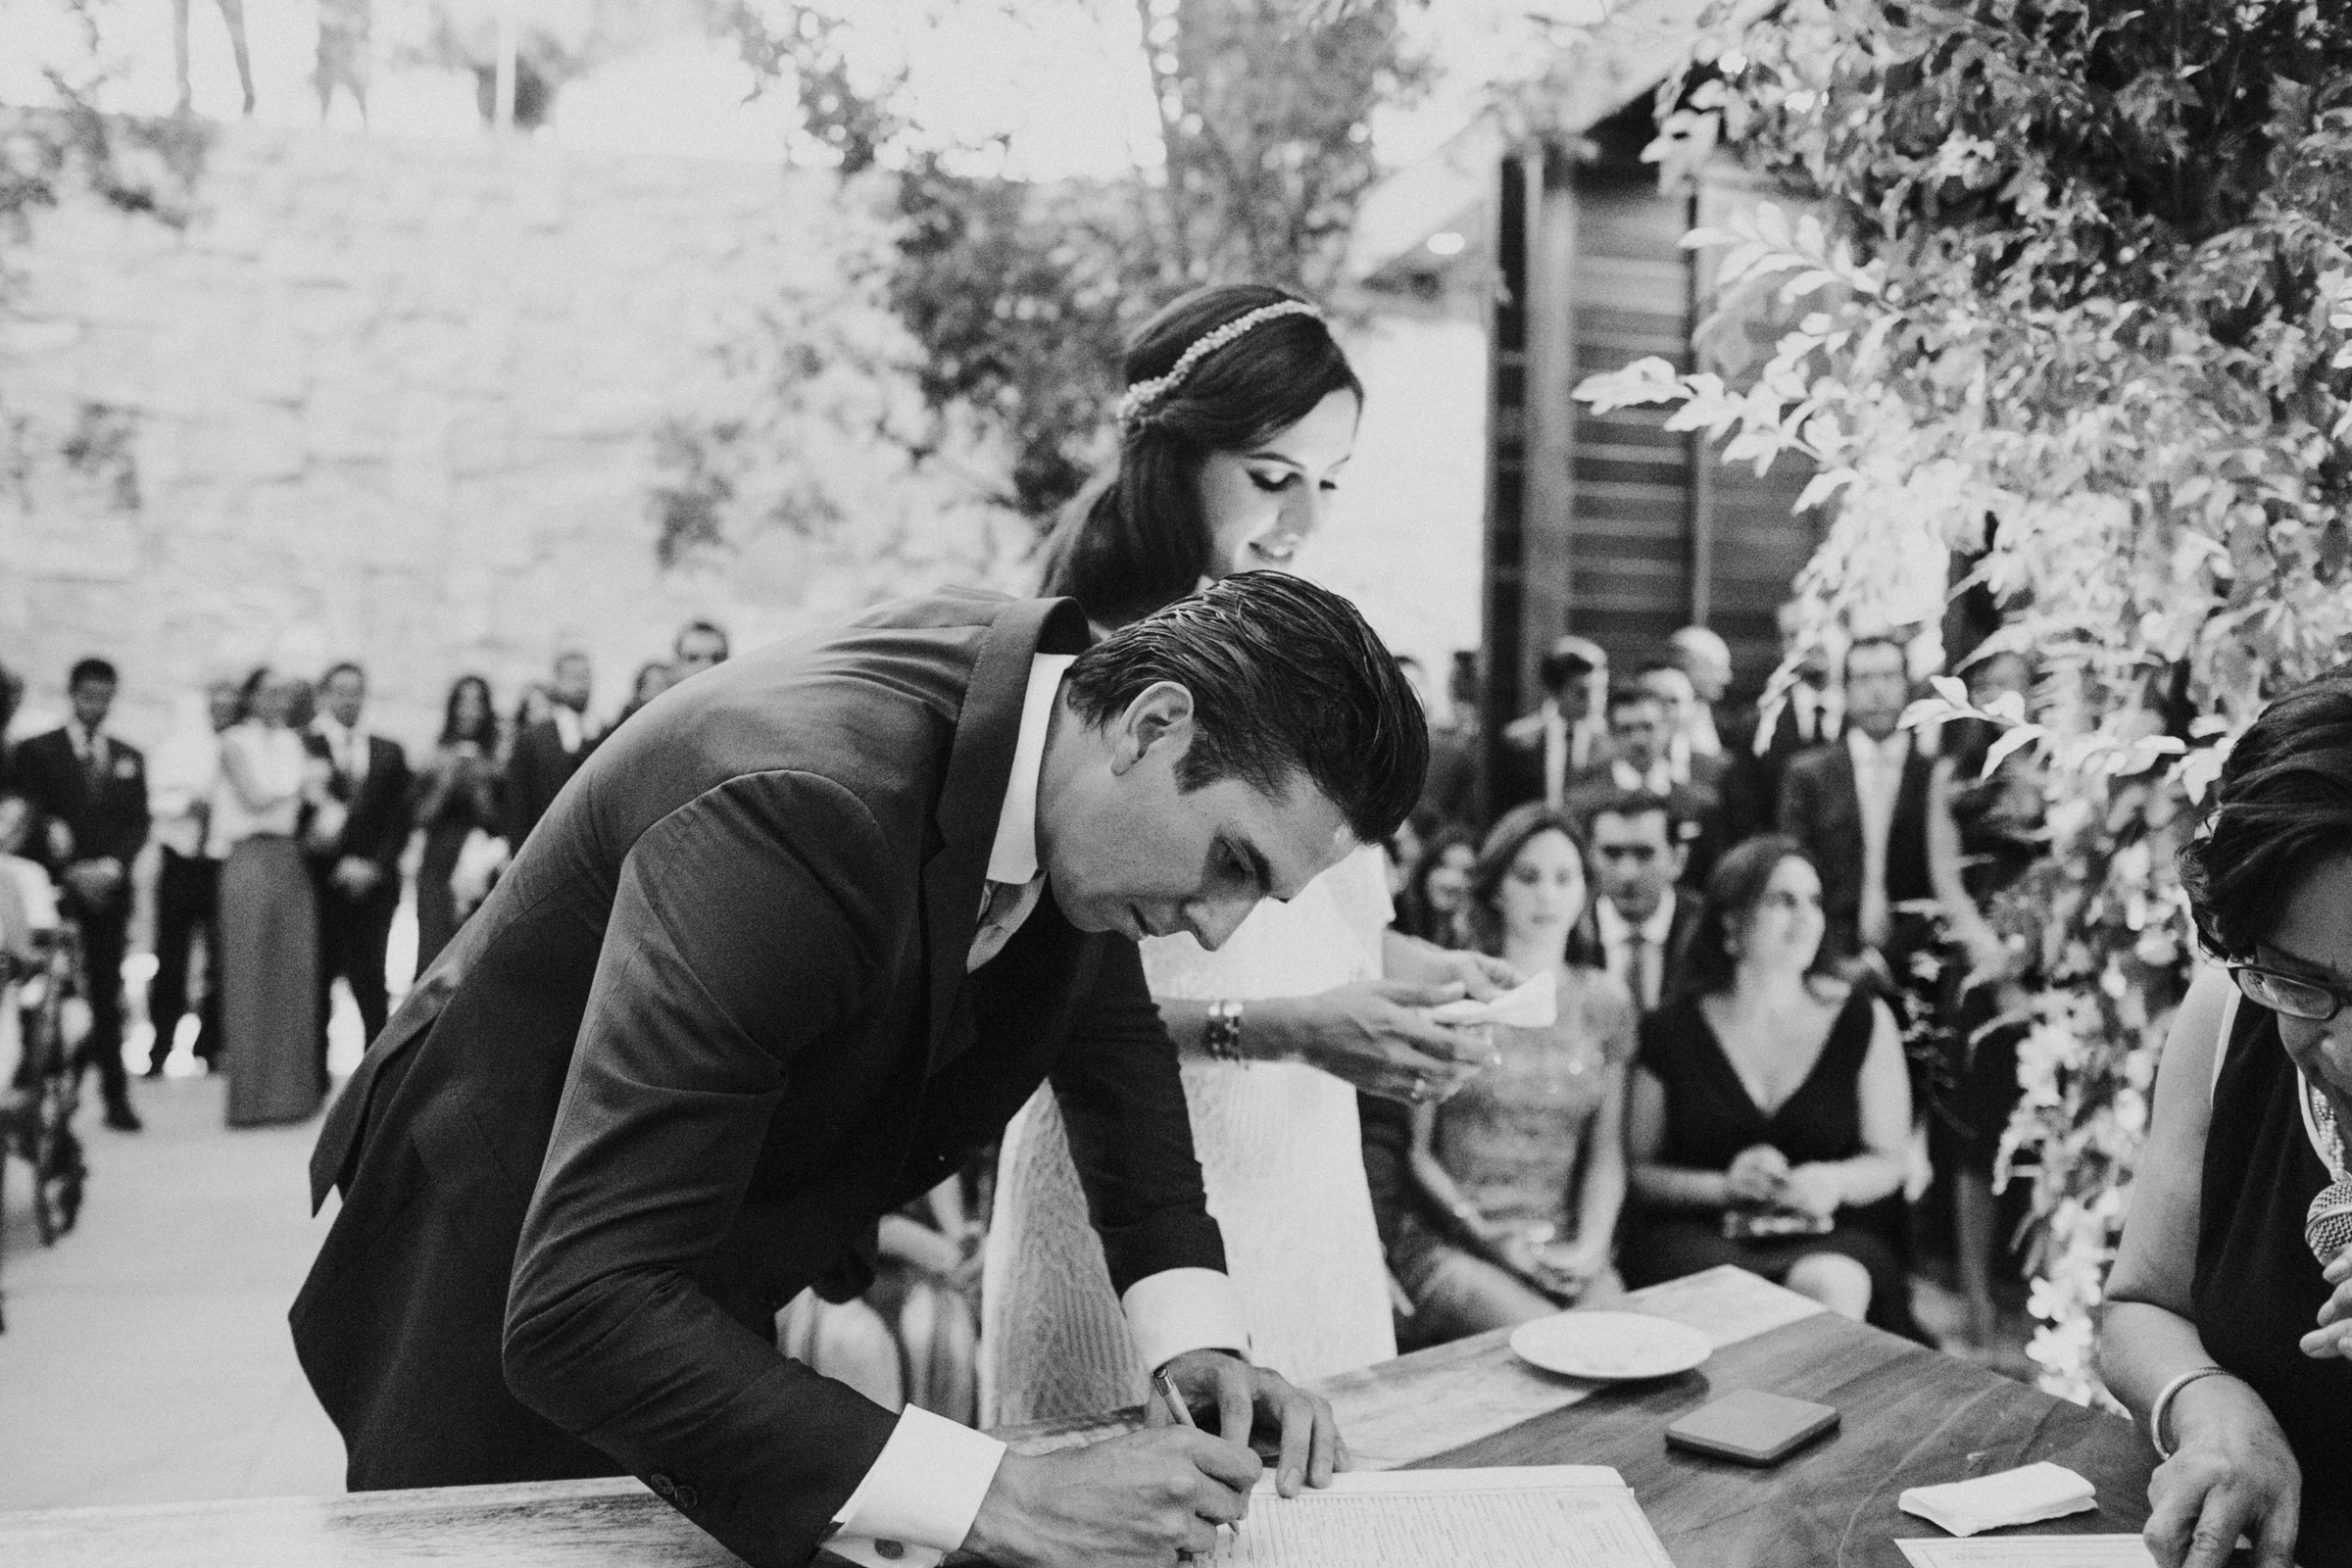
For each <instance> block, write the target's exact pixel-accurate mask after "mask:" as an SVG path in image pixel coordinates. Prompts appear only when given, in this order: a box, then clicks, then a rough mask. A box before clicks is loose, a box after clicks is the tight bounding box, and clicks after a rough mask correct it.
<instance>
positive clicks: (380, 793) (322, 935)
mask: <svg viewBox="0 0 2352 1568" xmlns="http://www.w3.org/2000/svg"><path fill="white" fill-rule="evenodd" d="M319 703H320V709H321V711H320V712H319V716H318V717H317V718H315V719H313V720H312V721H311V728H310V732H309V733H308V734H306V735H305V736H303V745H304V746H305V747H306V748H307V749H308V750H309V751H310V754H311V755H312V756H313V757H316V758H318V759H319V760H321V761H323V762H325V763H326V765H327V768H328V777H327V794H328V796H329V797H330V798H332V799H333V801H334V802H335V804H336V805H337V806H339V807H341V808H342V811H341V813H340V816H339V819H337V820H333V821H328V822H322V823H317V824H314V832H313V835H312V838H311V843H310V845H309V849H310V855H311V880H312V882H313V883H314V884H316V885H317V887H318V891H319V1076H320V1078H321V1080H322V1081H323V1079H324V1077H325V1073H326V1017H327V1003H326V993H327V991H328V989H329V988H331V987H332V986H333V985H334V983H335V978H336V976H338V975H340V976H341V977H342V979H343V983H344V984H346V985H348V986H350V987H351V1000H352V1001H353V1002H354V1003H356V1004H358V1005H359V1009H360V1022H361V1023H362V1024H363V1025H364V1026H365V1027H366V1030H367V1035H368V1039H370V1040H373V1039H374V1038H375V1037H376V1035H377V1034H378V1033H380V1032H381V1031H382V1029H383V1027H384V1016H385V1013H386V1012H387V1011H388V1006H387V1002H386V998H385V993H384V948H385V946H386V944H387V943H389V942H390V941H391V938H392V916H393V914H394V912H395V911H396V910H398V909H399V907H400V857H401V852H402V851H403V850H405V849H407V848H408V843H409V826H410V823H409V759H408V754H407V753H406V752H404V751H402V750H401V747H400V743H399V742H398V741H394V740H388V739H386V738H385V737H384V736H381V735H372V734H369V733H368V731H367V730H365V729H363V728H362V727H361V726H360V715H361V713H362V712H363V711H365V710H366V708H367V705H368V674H367V671H365V670H363V669H361V668H360V666H359V665H357V664H354V663H352V662H348V661H346V662H343V663H340V664H337V665H335V666H334V668H332V669H330V670H328V671H327V672H326V676H325V678H324V679H322V680H321V681H319Z"/></svg>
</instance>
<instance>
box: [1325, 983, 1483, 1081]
mask: <svg viewBox="0 0 2352 1568" xmlns="http://www.w3.org/2000/svg"><path fill="white" fill-rule="evenodd" d="M1467 992H1468V988H1467V987H1465V986H1464V985H1463V984H1462V983H1461V982H1459V981H1454V982H1450V983H1447V984H1445V985H1424V984H1421V983H1419V982H1416V981H1410V980H1360V981H1357V982H1356V983H1354V984H1352V985H1345V986H1335V987H1333V988H1332V989H1331V990H1329V991H1325V992H1322V993H1319V994H1318V995H1316V996H1312V997H1307V998H1304V999H1302V1001H1301V1004H1300V1016H1299V1021H1298V1030H1297V1034H1298V1042H1299V1044H1298V1050H1297V1056H1298V1059H1299V1060H1300V1061H1303V1062H1305V1063H1306V1064H1307V1065H1308V1066H1310V1067H1320V1068H1321V1069H1322V1070H1323V1071H1325V1072H1327V1073H1330V1074H1331V1075H1332V1076H1333V1077H1335V1078H1339V1079H1343V1080H1345V1081H1346V1082H1348V1083H1350V1084H1353V1085H1354V1086H1355V1087H1356V1088H1358V1089H1361V1090H1362V1091H1364V1093H1366V1094H1368V1095H1378V1096H1380V1097H1381V1098H1383V1099H1385V1100H1401V1101H1404V1102H1407V1103H1412V1102H1416V1101H1423V1100H1443V1099H1445V1098H1446V1096H1447V1095H1450V1094H1452V1093H1453V1092H1454V1091H1455V1090H1456V1089H1459V1088H1460V1087H1461V1086H1462V1085H1463V1084H1464V1083H1466V1082H1468V1081H1469V1079H1470V1078H1471V1077H1472V1076H1474V1075H1475V1074H1477V1073H1478V1072H1479V1071H1480V1070H1481V1069H1482V1068H1486V1067H1490V1066H1492V1065H1494V1062H1495V1046H1494V1041H1493V1038H1492V1036H1491V1035H1490V1033H1489V1032H1488V1031H1487V1030H1486V1029H1484V1028H1479V1027H1461V1026H1455V1025H1450V1024H1442V1023H1433V1022H1431V1021H1430V1017H1429V1009H1430V1008H1432V1007H1437V1006H1443V1005H1445V1004H1446V1003H1448V1002H1458V1001H1460V1000H1461V999H1462V997H1463V996H1465V995H1466V994H1467Z"/></svg>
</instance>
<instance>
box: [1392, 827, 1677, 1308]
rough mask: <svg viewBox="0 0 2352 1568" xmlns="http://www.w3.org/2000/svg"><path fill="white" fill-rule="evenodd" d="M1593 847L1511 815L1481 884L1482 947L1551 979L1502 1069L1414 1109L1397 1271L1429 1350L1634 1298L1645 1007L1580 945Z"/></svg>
mask: <svg viewBox="0 0 2352 1568" xmlns="http://www.w3.org/2000/svg"><path fill="white" fill-rule="evenodd" d="M1589 885H1590V879H1589V878H1588V876H1587V875H1586V871H1585V856H1584V849H1583V846H1581V845H1580V844H1579V843H1578V842H1577V838H1576V831H1575V829H1574V827H1573V826H1571V824H1570V822H1569V820H1568V818H1567V817H1566V816H1565V815H1564V814H1562V813H1561V812H1559V811H1555V810H1551V809H1546V808H1545V807H1544V806H1543V805H1542V804H1540V803H1531V804H1529V805H1526V806H1522V807H1519V808H1518V809H1514V810H1512V811H1510V812H1508V813H1506V814H1505V815H1504V817H1503V818H1502V820H1501V821H1499V822H1497V823H1495V830H1494V831H1493V832H1492V833H1490V834H1489V835H1488V837H1487V842H1486V847H1485V848H1484V849H1482V850H1481V851H1480V852H1479V858H1478V864H1477V866H1476V867H1475V868H1474V869H1473V870H1472V872H1471V877H1470V908H1471V920H1472V922H1473V927H1474V929H1475V930H1476V931H1477V933H1478V935H1479V937H1480V939H1481V945H1482V946H1483V947H1485V948H1486V950H1487V951H1488V952H1490V953H1493V954H1495V955H1497V956H1500V957H1501V958H1502V959H1503V961H1504V962H1506V963H1508V964H1510V965H1511V967H1513V968H1514V969H1517V970H1518V971H1519V972H1520V973H1521V974H1524V975H1530V976H1533V975H1540V974H1549V975H1551V976H1552V977H1553V983H1554V984H1555V985H1556V986H1557V987H1558V988H1559V1015H1558V1018H1557V1019H1556V1021H1554V1022H1553V1023H1552V1024H1551V1025H1550V1026H1549V1027H1547V1028H1543V1029H1513V1028H1505V1027H1500V1026H1497V1027H1496V1028H1495V1054H1496V1055H1497V1057H1498V1058H1499V1059H1498V1061H1497V1064H1496V1065H1495V1066H1492V1067H1489V1068H1488V1069H1487V1070H1486V1071H1485V1072H1483V1073H1480V1074H1479V1075H1478V1076H1477V1077H1475V1078H1472V1079H1471V1080H1470V1081H1469V1082H1468V1083H1467V1084H1466V1085H1465V1086H1464V1087H1463V1088H1462V1089H1460V1090H1459V1091H1457V1092H1456V1093H1455V1094H1454V1095H1453V1097H1452V1098H1451V1099H1450V1100H1448V1101H1446V1103H1445V1104H1444V1105H1443V1106H1440V1105H1436V1104H1420V1105H1416V1106H1414V1107H1413V1110H1412V1134H1411V1138H1412V1141H1411V1146H1410V1153H1409V1155H1408V1157H1407V1160H1406V1170H1407V1171H1408V1172H1409V1175H1410V1181H1409V1185H1408V1187H1407V1197H1408V1199H1410V1200H1411V1201H1409V1202H1408V1203H1407V1204H1406V1205H1405V1206H1404V1208H1403V1211H1402V1213H1401V1214H1400V1215H1399V1217H1398V1220H1397V1229H1396V1233H1395V1239H1394V1242H1393V1245H1392V1246H1391V1248H1390V1251H1389V1262H1390V1266H1391V1268H1392V1269H1394V1271H1395V1272H1396V1274H1397V1282H1398V1284H1400V1285H1401V1286H1403V1288H1404V1292H1405V1295H1406V1297H1407V1298H1408V1299H1410V1300H1411V1302H1412V1306H1413V1317H1414V1320H1415V1323H1414V1327H1415V1330H1416V1333H1417V1334H1418V1335H1419V1336H1420V1337H1422V1338H1423V1339H1425V1340H1427V1341H1430V1342H1442V1341H1446V1340H1457V1339H1461V1338H1463V1337H1465V1336H1467V1335H1471V1334H1478V1333H1482V1332H1484V1331H1486V1330H1488V1329H1493V1328H1500V1327H1502V1326H1504V1325H1506V1324H1511V1323H1524V1322H1526V1321H1528V1320H1529V1319H1530V1318H1538V1317H1545V1316H1548V1315H1549V1314H1551V1313H1553V1312H1556V1311H1558V1310H1559V1309H1560V1308H1561V1307H1562V1306H1565V1305H1569V1304H1572V1303H1575V1302H1578V1301H1597V1300H1604V1299H1608V1298H1610V1297H1614V1296H1618V1295H1621V1294H1623V1292H1624V1289H1625V1287H1624V1285H1623V1284H1622V1283H1621V1282H1620V1281H1619V1280H1618V1278H1617V1272H1616V1269H1615V1268H1614V1267H1613V1266H1612V1262H1611V1257H1610V1249H1611V1246H1612V1244H1613V1242H1614V1240H1615V1235H1616V1229H1617V1211H1618V1209H1619V1208H1620V1207H1621V1206H1622V1205H1623V1203H1624V1201H1625V1148H1624V1111H1625V1067H1626V1063H1627V1061H1628V1060H1630V1059H1631V1057H1632V1056H1633V1051H1634V1008H1633V1003H1632V1001H1631V999H1629V998H1628V997H1627V996H1626V994H1625V988H1624V987H1622V986H1620V985H1619V984H1618V983H1617V982H1616V981H1614V980H1612V979H1610V978H1609V977H1608V975H1606V974H1604V973H1602V972H1601V971H1600V970H1599V969H1597V968H1595V967H1593V966H1592V964H1591V963H1590V962H1589V961H1580V960H1583V959H1585V958H1586V955H1585V954H1584V953H1583V952H1582V951H1581V950H1582V947H1583V944H1581V943H1579V942H1578V941H1577V936H1578V923H1579V921H1580V919H1581V917H1582V916H1583V914H1584V911H1585V890H1586V888H1587V887H1588V886H1589Z"/></svg>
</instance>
